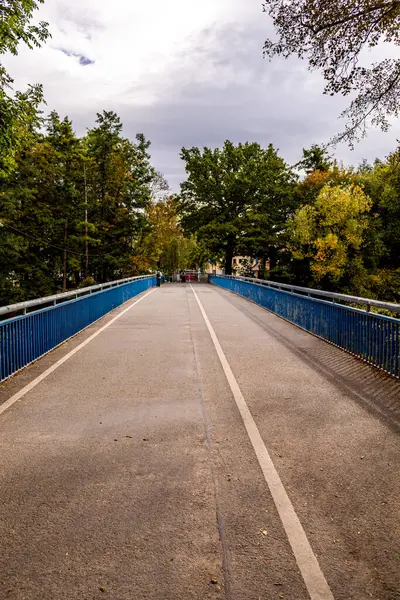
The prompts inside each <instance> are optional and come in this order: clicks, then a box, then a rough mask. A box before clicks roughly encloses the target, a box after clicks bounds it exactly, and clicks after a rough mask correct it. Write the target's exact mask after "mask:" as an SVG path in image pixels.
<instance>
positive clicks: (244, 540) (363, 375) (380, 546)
mask: <svg viewBox="0 0 400 600" xmlns="http://www.w3.org/2000/svg"><path fill="white" fill-rule="evenodd" d="M266 309H267V310H266ZM373 310H378V311H380V314H378V313H376V312H373ZM399 311H400V306H398V305H388V304H386V303H379V302H376V301H373V300H369V299H363V298H353V297H348V296H343V295H336V294H331V293H329V292H321V291H320V290H310V289H307V288H296V287H294V286H287V285H286V286H285V285H283V284H278V283H277V284H274V283H272V282H260V281H255V280H251V279H246V278H234V277H211V278H210V284H205V283H194V282H193V283H187V284H180V283H176V284H165V285H163V286H162V287H161V288H156V287H155V279H154V277H152V276H149V277H140V278H131V279H129V280H122V281H119V282H112V283H110V284H104V285H102V286H93V287H92V288H86V289H84V290H79V291H75V292H68V293H66V294H60V295H57V296H53V297H49V298H44V299H40V300H38V301H31V302H27V303H21V304H19V305H13V306H10V307H3V308H0V318H2V319H3V320H2V321H0V380H1V379H2V380H3V382H2V383H1V384H0V450H1V456H2V461H1V466H0V539H1V551H0V598H10V599H18V600H22V599H29V600H39V599H40V600H55V599H57V600H64V599H65V600H74V599H78V598H79V599H80V600H83V599H87V600H92V599H95V598H110V599H113V600H128V599H129V600H132V599H133V600H142V599H143V600H144V599H152V600H156V599H157V600H164V599H165V600H169V599H171V600H181V599H182V600H183V599H185V600H187V599H192V598H193V599H199V600H203V599H207V598H220V599H226V600H253V599H254V600H259V599H262V600H279V599H285V600H306V599H309V598H311V599H312V600H332V599H335V600H367V599H368V598H373V599H375V600H399V599H400V568H399V565H400V543H399V540H400V520H399V516H400V473H399V469H398V465H399V457H400V440H399V431H400V384H399V380H398V377H399V374H400V372H399V326H400V320H398V319H396V318H395V317H393V316H392V315H393V314H395V313H398V312H399Z"/></svg>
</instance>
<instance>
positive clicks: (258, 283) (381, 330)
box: [209, 275, 400, 377]
mask: <svg viewBox="0 0 400 600" xmlns="http://www.w3.org/2000/svg"><path fill="white" fill-rule="evenodd" d="M209 281H210V283H212V284H214V285H217V286H219V287H222V288H225V289H227V290H230V291H232V292H235V293H236V294H238V295H239V296H243V297H244V298H247V299H248V300H252V301H253V302H255V303H256V304H259V305H260V306H263V307H264V308H266V309H267V310H269V311H271V312H273V313H274V314H276V315H279V316H280V317H283V318H284V319H286V320H287V321H290V322H291V323H294V324H295V325H297V326H298V327H301V328H302V329H305V330H306V331H308V332H310V333H312V334H314V335H316V336H318V337H320V338H322V339H324V340H326V341H328V342H330V343H332V344H334V345H335V346H338V347H339V348H342V349H344V350H346V351H347V352H349V353H351V354H353V355H354V356H357V357H359V358H361V359H363V360H364V361H366V362H368V363H370V364H371V365H373V366H375V367H378V368H379V369H382V370H383V371H386V372H387V373H389V374H391V375H394V376H395V377H399V376H400V319H396V318H394V317H389V316H385V315H381V314H377V313H374V312H370V308H371V307H372V306H375V307H378V308H384V309H386V310H390V311H392V312H395V313H400V305H399V304H390V303H387V302H379V301H376V300H371V299H368V298H358V297H356V296H347V295H344V294H334V293H332V292H325V291H323V290H313V289H308V288H301V287H298V286H291V285H288V284H279V283H276V282H270V281H263V280H260V279H258V280H256V279H253V278H245V277H233V276H221V275H214V276H210V277H209ZM312 296H322V297H323V298H315V297H312ZM328 298H329V299H328ZM338 302H348V303H351V304H358V305H365V306H366V307H367V310H362V309H360V308H354V307H353V306H346V305H344V304H339V303H338Z"/></svg>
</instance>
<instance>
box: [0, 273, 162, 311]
mask: <svg viewBox="0 0 400 600" xmlns="http://www.w3.org/2000/svg"><path fill="white" fill-rule="evenodd" d="M149 277H152V275H139V276H136V277H127V278H126V279H117V280H116V281H108V282H107V283H98V284H96V285H91V286H89V287H85V288H80V289H76V290H71V291H70V292H62V293H60V294H54V295H52V296H44V297H43V298H36V299H35V300H27V301H26V302H18V303H16V304H9V305H8V306H0V316H2V315H10V314H13V313H18V312H22V313H23V314H26V312H27V310H28V309H29V308H36V307H39V306H43V305H45V304H53V305H54V306H55V305H56V304H58V303H59V302H65V301H67V300H71V299H73V298H78V297H80V296H85V295H87V294H92V293H93V292H98V291H101V290H104V289H106V288H111V287H114V286H118V285H123V284H124V283H129V282H130V281H136V280H138V279H147V278H149Z"/></svg>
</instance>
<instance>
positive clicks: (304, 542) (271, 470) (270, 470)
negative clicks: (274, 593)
mask: <svg viewBox="0 0 400 600" xmlns="http://www.w3.org/2000/svg"><path fill="white" fill-rule="evenodd" d="M190 287H191V288H192V291H193V294H194V297H195V298H196V300H197V304H198V305H199V308H200V311H201V314H202V315H203V318H204V321H205V323H206V325H207V329H208V331H209V333H210V336H211V339H212V341H213V343H214V346H215V349H216V351H217V354H218V358H219V360H220V362H221V365H222V368H223V370H224V373H225V375H226V378H227V380H228V383H229V387H230V388H231V390H232V394H233V397H234V398H235V402H236V405H237V407H238V409H239V412H240V415H241V417H242V419H243V423H244V426H245V427H246V431H247V434H248V436H249V438H250V441H251V443H252V446H253V448H254V451H255V453H256V456H257V459H258V462H259V465H260V467H261V470H262V472H263V475H264V478H265V481H266V482H267V484H268V487H269V490H270V492H271V495H272V498H273V500H274V502H275V506H276V509H277V511H278V514H279V517H280V519H281V521H282V525H283V528H284V530H285V532H286V535H287V537H288V540H289V543H290V546H291V548H292V550H293V554H294V556H295V558H296V562H297V565H298V567H299V569H300V572H301V575H302V577H303V579H304V583H305V584H306V587H307V590H308V593H309V594H310V598H311V600H334V597H333V594H332V592H331V590H330V588H329V585H328V583H327V581H326V579H325V577H324V574H323V573H322V571H321V567H320V566H319V564H318V560H317V557H316V556H315V554H314V552H313V550H312V548H311V545H310V542H309V541H308V539H307V536H306V533H305V531H304V529H303V526H302V524H301V523H300V521H299V518H298V516H297V514H296V513H295V510H294V508H293V505H292V503H291V501H290V498H289V496H288V495H287V493H286V490H285V488H284V486H283V483H282V481H281V478H280V477H279V474H278V471H277V470H276V468H275V465H274V463H273V462H272V459H271V457H270V455H269V452H268V450H267V448H266V446H265V444H264V442H263V439H262V437H261V435H260V432H259V430H258V427H257V425H256V424H255V422H254V419H253V417H252V416H251V413H250V411H249V408H248V406H247V404H246V400H245V399H244V397H243V394H242V392H241V390H240V388H239V384H238V382H237V381H236V378H235V376H234V374H233V372H232V369H231V367H230V365H229V363H228V360H227V358H226V356H225V354H224V351H223V350H222V347H221V344H220V343H219V340H218V338H217V335H216V333H215V331H214V329H213V327H212V325H211V323H210V321H209V319H208V317H207V314H206V312H205V310H204V308H203V305H202V303H201V302H200V300H199V297H198V295H197V294H196V292H195V290H194V289H193V286H192V285H190Z"/></svg>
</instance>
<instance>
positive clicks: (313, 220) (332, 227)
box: [290, 185, 372, 287]
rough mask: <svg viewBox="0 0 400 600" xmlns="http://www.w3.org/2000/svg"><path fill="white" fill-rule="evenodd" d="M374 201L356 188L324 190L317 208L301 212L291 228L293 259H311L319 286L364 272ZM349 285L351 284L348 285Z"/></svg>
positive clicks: (313, 272)
mask: <svg viewBox="0 0 400 600" xmlns="http://www.w3.org/2000/svg"><path fill="white" fill-rule="evenodd" d="M371 205H372V203H371V200H370V199H369V198H368V196H367V195H366V194H365V193H364V191H363V190H362V189H361V188H360V187H359V186H357V185H351V186H348V187H340V186H330V185H327V186H325V187H324V188H323V189H322V190H321V192H320V193H319V195H318V198H317V200H316V202H315V204H314V205H305V206H302V207H301V208H299V209H298V210H297V211H296V214H295V215H294V217H293V219H292V222H291V225H290V232H291V241H292V247H291V250H292V253H293V256H294V258H298V259H305V258H308V259H309V260H310V263H311V272H312V274H313V276H314V280H315V281H316V282H317V283H320V282H323V283H324V284H325V285H326V286H329V287H331V286H332V284H335V285H337V284H339V283H340V281H341V280H342V284H343V280H344V278H345V277H346V275H351V277H349V278H348V279H351V278H354V277H355V275H357V271H360V270H362V255H361V249H362V246H363V242H364V236H365V232H366V230H367V227H368V223H369V221H368V213H369V211H370V209H371ZM346 283H350V281H346Z"/></svg>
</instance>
